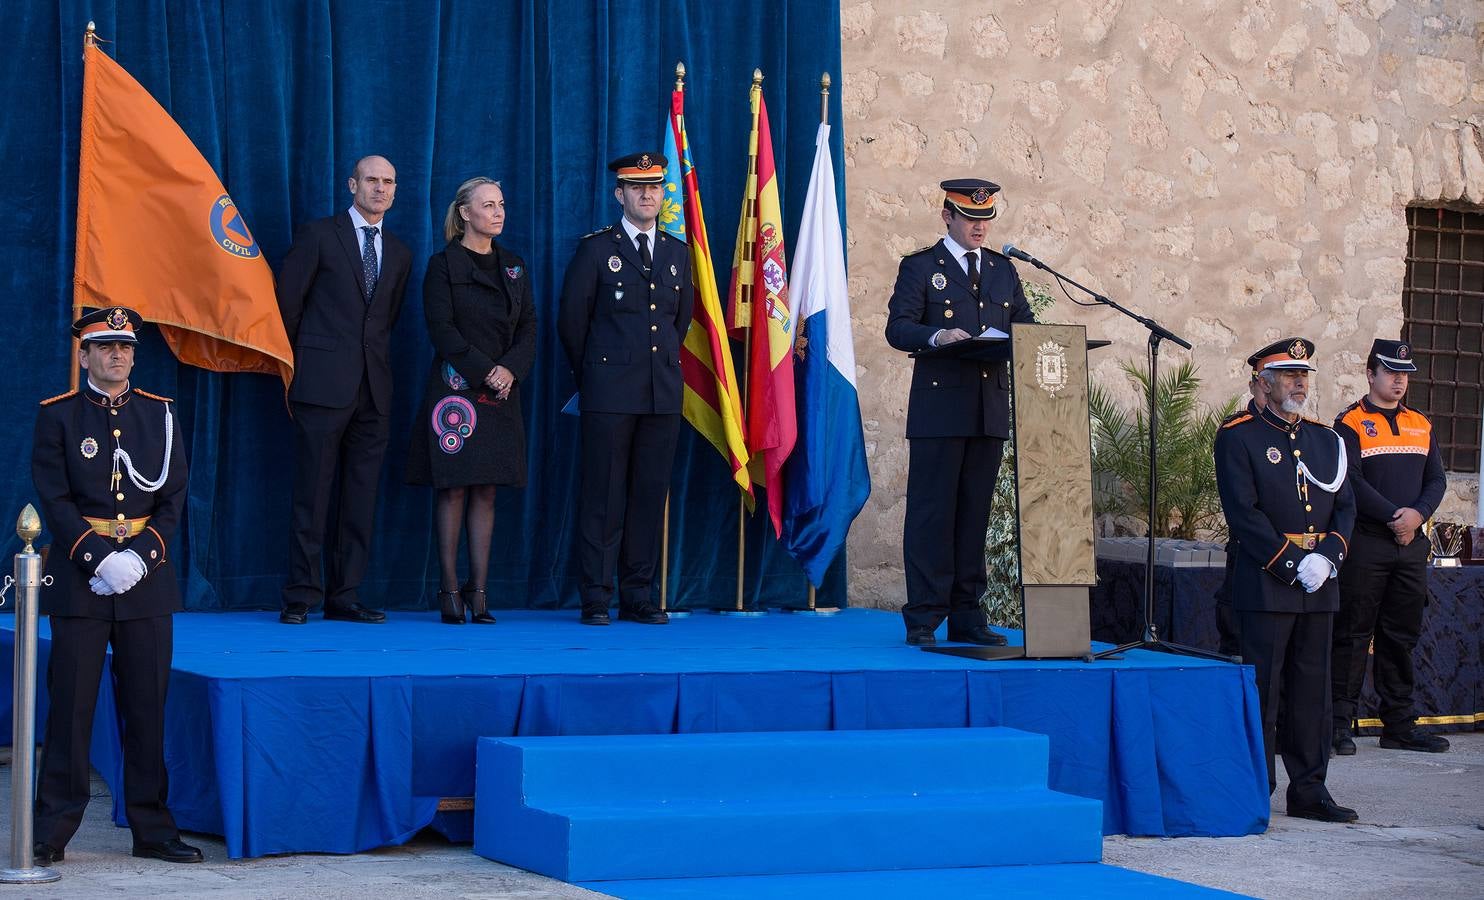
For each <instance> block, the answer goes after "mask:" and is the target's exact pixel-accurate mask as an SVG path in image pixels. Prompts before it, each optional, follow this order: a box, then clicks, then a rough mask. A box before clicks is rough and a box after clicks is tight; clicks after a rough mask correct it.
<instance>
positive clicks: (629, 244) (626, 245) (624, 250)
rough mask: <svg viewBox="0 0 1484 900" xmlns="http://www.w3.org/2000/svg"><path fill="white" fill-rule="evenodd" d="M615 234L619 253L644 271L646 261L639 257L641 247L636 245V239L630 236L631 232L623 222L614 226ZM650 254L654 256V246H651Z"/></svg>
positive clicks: (651, 256) (632, 264)
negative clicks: (626, 229) (625, 227)
mask: <svg viewBox="0 0 1484 900" xmlns="http://www.w3.org/2000/svg"><path fill="white" fill-rule="evenodd" d="M613 236H614V238H615V239H616V243H617V244H618V253H619V255H620V256H622V257H623V258H624V259H626V260H628V262H629V265H631V266H633V267H634V268H636V269H638V270H639V271H640V272H641V273H642V272H643V271H644V262H643V260H641V259H639V248H638V247H635V246H634V239H633V238H631V237H629V233H628V232H627V231H625V230H624V227H623V222H619V223H618V224H617V225H615V226H613ZM649 256H650V258H651V259H653V258H654V248H653V247H650V248H649Z"/></svg>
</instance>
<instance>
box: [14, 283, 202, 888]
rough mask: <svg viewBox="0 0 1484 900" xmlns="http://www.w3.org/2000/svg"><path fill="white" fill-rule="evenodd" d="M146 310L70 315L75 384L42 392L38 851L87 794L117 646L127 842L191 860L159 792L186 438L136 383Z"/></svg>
mask: <svg viewBox="0 0 1484 900" xmlns="http://www.w3.org/2000/svg"><path fill="white" fill-rule="evenodd" d="M141 325H143V320H142V319H140V317H139V314H138V313H136V312H134V311H133V310H131V309H125V308H123V307H112V308H109V309H100V310H97V311H96V312H92V313H89V314H88V315H86V316H83V317H82V318H81V319H79V320H78V321H77V322H76V323H75V324H74V325H73V326H72V333H73V335H74V336H75V337H77V338H79V339H80V340H81V341H82V344H81V346H80V347H79V349H78V362H79V364H80V365H81V366H82V367H83V369H84V370H85V372H86V375H87V382H86V384H85V385H84V387H83V389H82V390H80V391H69V392H68V393H65V394H62V395H61V396H59V397H53V398H51V399H50V400H44V401H42V403H41V411H40V412H39V413H38V414H37V416H36V439H35V442H34V444H33V449H32V456H31V477H32V480H33V481H34V482H35V484H36V493H37V494H38V495H39V496H40V498H41V509H42V513H43V514H44V515H45V516H46V524H47V527H48V528H50V529H51V533H52V546H51V550H50V552H49V553H48V554H47V559H46V575H47V577H48V578H49V579H50V584H49V585H48V586H46V587H43V588H42V591H41V611H42V612H43V613H46V614H47V615H49V616H51V637H52V639H51V659H50V661H49V663H48V665H47V670H46V687H47V693H48V695H49V696H50V698H51V713H50V714H49V715H48V717H47V720H46V738H45V750H44V751H43V753H42V757H41V773H40V777H39V779H38V781H39V790H38V792H37V796H36V829H35V835H36V844H35V848H34V852H35V858H36V862H37V864H38V865H42V866H50V865H52V864H54V863H57V862H61V861H62V859H63V858H64V855H65V850H66V847H67V842H68V841H69V840H71V839H72V836H73V835H74V834H76V833H77V827H78V825H80V824H81V823H82V815H83V810H84V809H86V808H87V805H88V797H89V795H90V791H89V785H88V778H89V773H90V772H91V768H90V766H89V764H88V748H89V745H90V744H91V742H92V734H93V708H94V706H95V705H96V704H97V702H98V684H99V680H100V678H102V677H103V661H104V658H105V656H106V655H107V652H108V649H109V647H110V646H111V647H112V648H113V677H114V678H115V679H116V680H117V697H118V706H119V711H120V712H121V713H122V715H123V735H124V814H125V815H126V816H127V817H128V820H129V828H130V830H132V831H133V832H134V855H135V856H141V857H148V858H151V859H161V860H165V861H166V862H184V863H191V862H200V861H201V851H200V850H197V849H196V848H195V847H191V846H189V845H187V844H185V843H182V842H181V840H180V832H179V830H177V829H176V827H175V819H174V817H172V816H171V815H170V810H169V808H168V807H167V806H166V805H165V801H166V796H167V790H166V774H165V692H166V688H167V687H168V685H169V683H170V657H171V646H172V643H171V642H172V639H173V637H174V629H173V620H172V616H171V614H172V613H174V612H175V611H177V610H179V609H180V588H179V586H178V585H177V584H176V583H175V573H174V571H173V570H172V567H170V566H168V565H166V563H167V558H166V557H167V554H166V545H167V544H168V543H169V541H170V538H171V537H172V536H173V535H174V534H175V528H176V526H177V525H178V524H179V523H180V514H181V510H182V509H183V508H184V507H185V498H186V460H185V450H184V449H183V446H182V445H183V443H184V442H183V440H182V435H181V434H180V430H179V428H178V427H177V425H176V422H175V414H174V411H173V410H172V409H171V406H170V403H171V401H170V400H169V399H167V398H165V397H157V396H155V395H154V394H148V393H145V392H144V391H141V390H137V389H135V388H133V387H132V386H131V385H130V383H129V374H130V372H131V371H132V370H133V368H134V345H135V342H136V340H137V339H136V336H135V335H136V333H137V332H138V330H139V328H140V326H141Z"/></svg>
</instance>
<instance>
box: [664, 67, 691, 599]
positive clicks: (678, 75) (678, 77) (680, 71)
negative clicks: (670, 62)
mask: <svg viewBox="0 0 1484 900" xmlns="http://www.w3.org/2000/svg"><path fill="white" fill-rule="evenodd" d="M675 90H677V91H684V90H685V63H683V62H677V63H676V64H675ZM669 599H670V492H669V491H665V526H664V529H663V530H662V531H661V532H660V612H664V613H668V614H669V615H670V617H671V618H675V617H679V616H688V615H690V610H688V609H686V610H680V609H677V610H672V609H670V604H669Z"/></svg>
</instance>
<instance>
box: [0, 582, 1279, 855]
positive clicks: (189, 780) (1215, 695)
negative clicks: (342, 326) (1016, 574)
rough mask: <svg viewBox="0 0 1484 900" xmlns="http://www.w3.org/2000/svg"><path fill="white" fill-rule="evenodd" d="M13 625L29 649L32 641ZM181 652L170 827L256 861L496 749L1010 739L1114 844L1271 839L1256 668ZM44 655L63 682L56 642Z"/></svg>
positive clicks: (569, 620)
mask: <svg viewBox="0 0 1484 900" xmlns="http://www.w3.org/2000/svg"><path fill="white" fill-rule="evenodd" d="M0 623H3V630H0V646H4V647H5V648H7V649H8V648H9V647H10V646H11V644H12V641H13V638H14V633H13V631H12V630H11V629H12V628H13V626H12V624H11V620H10V618H9V617H0ZM175 628H176V637H175V646H176V652H175V661H174V675H173V676H172V682H171V689H170V699H169V703H168V705H167V709H166V717H167V718H166V728H167V745H166V757H167V763H168V765H169V769H170V804H171V807H172V809H173V810H174V811H175V814H176V818H177V820H178V821H179V823H180V825H181V827H182V828H184V829H187V830H191V831H203V832H209V833H214V834H221V835H223V836H224V837H225V838H226V842H227V849H228V853H229V855H231V856H232V857H234V858H237V857H243V856H261V855H264V854H269V853H285V852H307V851H317V852H328V853H352V852H357V851H360V850H365V849H369V848H372V847H377V846H385V845H389V844H395V843H398V842H401V841H405V840H406V839H407V838H408V837H410V836H411V835H412V834H414V833H416V832H417V830H418V829H420V828H422V827H424V826H426V825H428V824H429V823H430V822H432V821H433V819H434V815H435V812H436V806H437V802H438V800H439V799H440V798H443V797H468V796H472V794H473V787H474V755H475V741H476V739H477V738H479V737H482V736H501V735H504V736H509V735H544V734H615V733H656V732H658V733H665V732H707V731H779V730H790V729H793V730H799V729H830V728H929V727H964V726H979V725H1004V726H1008V727H1011V728H1018V729H1021V730H1024V731H1031V732H1036V733H1041V734H1046V735H1048V736H1050V738H1051V752H1052V755H1051V777H1050V787H1051V788H1052V789H1053V790H1058V791H1063V792H1066V793H1071V794H1077V795H1080V796H1083V797H1091V798H1093V799H1097V800H1101V801H1103V831H1104V833H1106V834H1137V835H1167V836H1177V835H1242V834H1252V833H1257V832H1260V831H1262V830H1263V829H1264V828H1265V827H1266V824H1267V817H1268V808H1269V807H1268V796H1267V785H1266V780H1267V779H1266V770H1265V768H1264V761H1263V756H1262V734H1261V724H1260V719H1259V717H1258V711H1257V692H1256V685H1255V683H1254V681H1253V675H1252V670H1251V669H1250V668H1248V667H1243V666H1234V665H1229V664H1226V663H1212V662H1206V661H1202V660H1194V659H1188V658H1184V657H1178V656H1169V655H1164V654H1158V653H1147V652H1140V651H1134V652H1131V653H1129V654H1128V655H1127V658H1125V659H1123V660H1118V661H1103V662H1099V663H1095V664H1087V663H1083V662H1080V661H1074V660H1065V661H1062V660H1046V661H1030V662H1027V661H1007V662H978V661H974V660H966V659H958V658H955V657H948V656H943V655H941V654H931V653H922V652H919V651H917V650H915V649H912V648H908V647H905V646H903V645H902V644H901V619H900V617H898V616H897V615H895V614H893V613H888V612H884V611H879V610H849V611H846V612H845V613H842V614H841V615H839V616H834V617H830V618H809V617H792V616H783V615H772V616H767V617H763V618H758V619H736V618H726V617H720V616H709V615H696V616H692V617H690V618H689V619H685V620H680V621H677V622H676V623H675V624H672V625H671V626H669V627H667V628H642V627H639V626H633V625H628V624H627V623H618V624H616V625H615V626H614V627H612V628H604V629H595V628H581V627H580V626H578V625H577V624H576V622H575V619H574V618H573V617H572V616H571V615H570V614H560V613H547V612H535V611H514V612H502V613H501V615H500V624H499V626H497V627H495V628H488V629H484V628H474V629H471V628H449V627H448V626H444V625H441V624H439V623H438V618H437V614H436V613H416V614H414V613H401V614H394V615H393V616H392V617H391V621H390V623H389V624H388V625H386V626H384V627H377V628H369V627H366V626H364V625H356V624H352V623H342V622H324V621H318V620H316V621H315V622H313V623H312V624H311V625H310V626H308V627H305V628H297V629H287V628H284V627H283V626H281V625H279V624H278V622H277V618H276V616H275V615H274V614H272V613H224V614H187V615H180V616H176V619H175ZM41 632H42V645H41V648H40V650H41V653H40V655H41V657H42V663H41V664H42V665H43V666H44V665H45V661H46V657H47V655H48V652H49V641H48V640H47V638H48V634H49V631H48V628H47V624H46V623H45V621H43V623H42V628H41ZM1018 637H1019V635H1018V634H1015V633H1011V640H1012V642H1014V641H1016V640H1018ZM3 668H4V672H5V675H4V690H3V691H0V696H4V697H5V698H6V699H7V701H8V698H9V695H10V690H9V678H10V667H9V666H4V667H3ZM43 693H44V692H43ZM115 715H116V712H115V706H114V702H113V694H112V691H111V689H110V686H109V685H108V683H107V682H106V681H105V684H104V690H103V692H102V694H101V695H100V700H99V707H98V716H97V720H96V721H97V723H98V726H97V727H96V728H95V734H94V741H93V762H94V765H95V766H96V767H97V768H98V770H99V771H100V772H102V773H103V775H104V777H105V778H106V779H107V781H108V782H109V784H110V785H113V786H118V785H120V784H121V779H120V776H121V771H122V770H121V759H120V757H119V749H118V746H119V745H118V733H117V728H116V726H115V725H114V724H113V723H114V722H115V721H116V719H115ZM0 724H3V723H0ZM7 733H8V732H7ZM809 762H811V763H814V764H819V763H827V762H828V760H811V761H809ZM121 813H122V810H121V809H118V808H116V814H115V819H116V820H117V821H119V822H122V818H121ZM94 814H95V815H96V814H97V812H96V811H95V813H94ZM453 827H455V828H456V827H457V826H456V825H455V826H453ZM451 836H454V837H459V838H465V839H466V838H467V837H468V834H467V832H464V833H458V832H457V831H456V830H455V831H453V832H451Z"/></svg>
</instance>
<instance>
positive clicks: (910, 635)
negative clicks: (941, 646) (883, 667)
mask: <svg viewBox="0 0 1484 900" xmlns="http://www.w3.org/2000/svg"><path fill="white" fill-rule="evenodd" d="M934 630H935V629H932V628H908V629H907V643H908V644H910V645H912V646H913V647H934V646H937V643H938V639H937V638H936V637H934V636H933V631H934Z"/></svg>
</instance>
